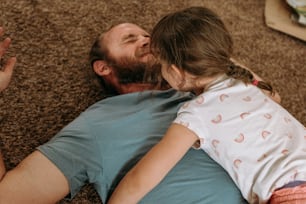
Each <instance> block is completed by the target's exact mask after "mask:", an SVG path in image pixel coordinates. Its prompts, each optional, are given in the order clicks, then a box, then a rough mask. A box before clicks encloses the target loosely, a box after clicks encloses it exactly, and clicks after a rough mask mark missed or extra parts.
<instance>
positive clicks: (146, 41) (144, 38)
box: [140, 36, 150, 47]
mask: <svg viewBox="0 0 306 204" xmlns="http://www.w3.org/2000/svg"><path fill="white" fill-rule="evenodd" d="M140 43H141V47H148V46H149V45H150V37H148V36H140Z"/></svg>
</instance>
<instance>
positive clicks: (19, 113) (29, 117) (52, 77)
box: [0, 0, 306, 204]
mask: <svg viewBox="0 0 306 204" xmlns="http://www.w3.org/2000/svg"><path fill="white" fill-rule="evenodd" d="M193 5H202V6H207V7H209V8H211V9H214V10H215V11H216V12H217V13H219V14H220V15H221V16H222V17H223V19H224V21H225V23H226V24H227V26H228V28H229V30H230V31H231V32H232V34H233V38H234V41H235V57H236V58H237V59H238V60H240V61H242V62H243V63H245V64H246V65H248V66H249V67H251V68H252V69H253V70H254V71H255V72H257V73H258V74H259V75H260V76H262V77H263V78H264V79H266V80H269V81H270V82H271V83H272V84H273V85H274V87H275V88H276V89H277V90H278V91H279V93H280V95H281V96H282V105H283V106H284V107H285V108H287V109H288V110H289V112H291V113H292V114H293V115H294V116H295V117H296V118H297V119H298V120H300V121H301V122H302V123H303V124H304V125H306V105H305V103H306V80H305V78H306V43H305V42H303V41H301V40H298V39H295V38H293V37H291V36H288V35H286V34H283V33H280V32H278V31H274V30H271V29H270V28H268V27H266V25H265V22H264V6H265V1H264V0H231V1H228V0H177V1H174V0H173V1H172V0H146V1H142V0H104V1H103V0H87V1H84V0H65V1H63V0H1V3H0V25H2V26H4V27H5V29H6V36H8V35H9V36H10V37H11V38H12V39H13V44H12V47H11V49H10V52H9V53H8V54H9V55H17V57H18V65H17V67H16V70H15V73H14V78H13V80H12V83H11V86H10V87H9V89H7V90H6V91H5V92H3V93H0V107H1V108H0V139H1V141H2V144H1V146H0V148H1V149H2V151H3V153H4V155H5V157H6V159H5V162H6V165H7V167H8V168H9V169H11V168H13V167H14V166H15V165H16V164H17V163H19V162H20V161H21V160H22V159H23V158H24V157H25V156H26V155H28V154H29V153H31V152H32V151H33V150H34V149H35V147H36V146H38V145H40V144H42V143H44V142H46V141H48V140H49V139H50V138H51V137H52V136H53V135H54V134H55V133H57V132H58V131H59V130H60V129H61V128H62V127H63V126H65V125H66V124H67V123H69V122H70V121H71V120H73V119H74V118H75V117H76V116H78V114H79V113H80V112H81V111H83V110H84V109H86V107H88V106H89V105H90V104H92V103H94V102H95V101H97V100H98V99H99V98H101V96H100V95H99V91H98V90H97V89H96V88H95V87H94V86H93V85H91V84H90V83H89V81H88V80H87V79H86V69H89V67H88V65H87V61H86V60H87V53H88V50H89V48H90V45H91V43H92V42H93V40H94V38H95V37H96V36H97V35H98V34H99V33H101V32H102V31H103V29H105V28H106V27H108V26H110V25H111V24H114V23H118V22H124V21H129V22H134V23H137V24H140V25H142V26H143V27H144V28H146V29H148V30H149V29H151V28H152V26H153V25H154V24H155V23H156V22H157V20H158V19H159V18H160V17H161V16H162V15H164V14H166V13H167V12H169V11H174V10H177V9H180V8H184V7H188V6H193ZM305 32H306V31H305ZM33 193H35V192H33ZM61 203H65V202H64V201H62V202H61ZM72 203H82V204H86V203H100V201H99V199H98V197H97V194H96V193H95V191H94V190H93V188H92V187H91V186H87V187H86V188H84V189H83V190H82V191H81V192H80V193H79V194H78V196H77V197H76V198H75V199H74V200H73V201H72Z"/></svg>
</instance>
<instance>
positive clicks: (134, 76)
mask: <svg viewBox="0 0 306 204" xmlns="http://www.w3.org/2000/svg"><path fill="white" fill-rule="evenodd" d="M107 58H108V59H107V63H108V65H109V66H110V67H112V68H113V70H114V73H115V75H116V77H117V79H118V82H119V83H120V84H131V83H146V84H152V85H158V84H161V83H163V79H162V77H161V65H160V63H157V61H155V60H154V59H152V60H149V62H147V63H145V62H140V61H137V60H135V59H131V58H128V57H122V58H120V59H119V60H116V59H114V58H112V57H111V56H108V57H107Z"/></svg>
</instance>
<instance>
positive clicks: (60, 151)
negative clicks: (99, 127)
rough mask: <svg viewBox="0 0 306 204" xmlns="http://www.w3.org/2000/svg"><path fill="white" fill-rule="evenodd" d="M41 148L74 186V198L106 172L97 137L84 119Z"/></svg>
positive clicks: (71, 187)
mask: <svg viewBox="0 0 306 204" xmlns="http://www.w3.org/2000/svg"><path fill="white" fill-rule="evenodd" d="M37 149H38V150H39V151H40V152H41V153H42V154H44V155H45V156H46V157H47V158H48V159H49V160H50V161H52V162H53V163H54V164H55V165H56V166H57V167H58V168H59V169H60V171H61V172H62V173H63V174H64V175H65V177H66V179H67V180H68V183H69V187H70V195H69V196H68V198H73V197H74V196H75V195H76V193H77V192H79V190H80V189H81V187H82V186H84V184H85V183H94V182H95V181H96V180H97V179H98V177H99V176H100V174H101V172H102V171H101V170H100V167H99V162H98V161H99V160H100V158H99V155H100V154H99V152H98V151H99V150H98V148H97V144H96V142H95V136H94V135H93V134H92V133H91V130H90V127H89V126H88V124H87V123H86V119H85V118H84V117H82V116H79V117H78V118H77V119H75V120H74V121H73V122H71V123H70V124H69V125H67V126H66V127H65V128H63V129H62V130H61V131H60V132H59V133H58V134H57V135H55V137H53V138H52V139H51V140H50V141H49V142H47V143H46V144H44V145H41V146H39V147H38V148H37ZM100 164H101V161H100Z"/></svg>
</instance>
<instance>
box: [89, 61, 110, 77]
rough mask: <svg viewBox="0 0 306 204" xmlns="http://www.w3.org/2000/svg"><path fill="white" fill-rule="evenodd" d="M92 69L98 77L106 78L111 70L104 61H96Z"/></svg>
mask: <svg viewBox="0 0 306 204" xmlns="http://www.w3.org/2000/svg"><path fill="white" fill-rule="evenodd" d="M93 69H94V71H95V72H96V73H97V74H98V75H99V76H106V75H109V74H110V73H111V72H112V69H111V68H110V67H109V66H108V65H107V63H106V62H105V61H104V60H97V61H95V62H94V63H93Z"/></svg>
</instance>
